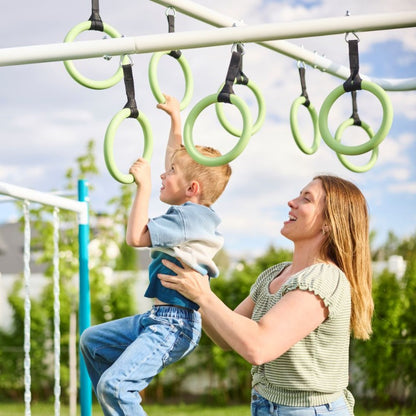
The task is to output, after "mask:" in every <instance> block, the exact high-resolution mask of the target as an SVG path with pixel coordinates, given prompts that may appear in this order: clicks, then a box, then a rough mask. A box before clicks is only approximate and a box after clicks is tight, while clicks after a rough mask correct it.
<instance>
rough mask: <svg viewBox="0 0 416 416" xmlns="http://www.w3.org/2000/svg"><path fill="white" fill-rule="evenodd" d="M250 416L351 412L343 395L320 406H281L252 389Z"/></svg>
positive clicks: (344, 415)
mask: <svg viewBox="0 0 416 416" xmlns="http://www.w3.org/2000/svg"><path fill="white" fill-rule="evenodd" d="M251 416H351V414H350V412H349V410H348V407H347V404H346V403H345V400H344V398H343V397H340V398H339V399H338V400H336V401H334V402H332V403H327V404H323V405H320V406H310V407H298V406H283V405H280V404H277V403H273V402H270V401H269V400H267V399H265V398H264V397H262V396H260V394H259V393H257V392H256V391H255V390H253V391H252V394H251Z"/></svg>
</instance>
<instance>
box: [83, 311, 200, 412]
mask: <svg viewBox="0 0 416 416" xmlns="http://www.w3.org/2000/svg"><path fill="white" fill-rule="evenodd" d="M200 337H201V315H200V314H199V312H196V311H194V310H192V309H182V308H177V307H174V306H154V307H153V308H152V309H151V310H150V311H148V312H146V313H144V314H141V315H135V316H131V317H128V318H122V319H118V320H115V321H111V322H107V323H104V324H100V325H97V326H93V327H90V328H87V329H86V330H85V331H84V332H83V333H82V335H81V340H80V347H81V353H82V355H83V357H84V360H85V364H86V367H87V370H88V373H89V376H90V378H91V381H92V385H93V388H94V391H95V394H96V396H97V399H98V401H99V403H100V405H101V408H102V410H103V413H104V415H105V416H127V415H128V416H132V415H134V416H145V415H146V413H145V411H144V410H143V408H142V406H141V404H140V402H141V397H140V394H139V392H140V391H141V390H143V389H144V388H145V387H146V386H148V384H149V383H150V381H151V380H152V379H153V377H154V376H155V375H156V374H158V373H160V372H161V371H162V370H163V368H165V367H166V366H168V365H169V364H172V363H174V362H176V361H178V360H180V359H181V358H183V357H185V356H186V355H187V354H189V353H190V352H191V351H192V350H193V349H194V348H195V347H196V346H197V345H198V342H199V339H200Z"/></svg>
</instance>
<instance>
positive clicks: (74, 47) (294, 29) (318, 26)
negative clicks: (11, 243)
mask: <svg viewBox="0 0 416 416" xmlns="http://www.w3.org/2000/svg"><path fill="white" fill-rule="evenodd" d="M150 1H153V2H155V3H158V4H160V5H163V6H166V7H173V8H174V9H175V10H176V11H178V12H181V13H183V14H186V15H188V16H190V17H192V18H195V19H197V20H200V21H203V22H205V23H208V24H210V25H212V26H215V27H216V28H217V29H215V30H200V31H189V32H182V33H180V32H175V33H164V34H156V35H147V36H136V37H123V38H108V39H104V40H95V41H77V42H72V43H55V44H45V45H35V46H23V47H13V48H3V49H0V67H2V66H13V65H25V64H33V63H43V62H54V61H65V60H75V59H87V58H96V57H102V56H106V55H107V56H120V55H134V54H143V53H154V52H158V51H166V50H176V49H192V48H203V47H209V46H219V45H230V44H233V43H241V42H244V43H250V42H255V43H258V44H259V45H261V46H263V47H266V48H268V49H270V50H272V51H275V52H278V53H281V54H283V55H286V56H288V57H290V58H293V59H296V60H299V61H303V62H304V63H306V64H308V65H310V66H312V67H314V68H317V69H319V70H321V71H324V72H326V73H328V74H331V75H334V76H336V77H339V78H342V79H347V78H348V77H349V76H350V69H349V68H347V67H345V66H343V65H340V64H337V63H335V62H333V61H331V60H330V59H328V58H326V57H324V56H320V55H319V54H317V53H316V52H311V51H308V50H307V49H304V48H301V47H298V46H296V45H294V44H292V43H290V42H288V41H287V40H286V39H294V38H303V37H317V36H326V35H333V34H343V33H353V32H357V33H358V32H366V31H377V30H388V29H400V28H409V27H416V11H412V10H409V11H406V12H397V13H385V14H372V15H361V16H344V17H337V18H325V19H314V20H309V21H296V22H280V23H271V24H260V25H251V26H248V25H245V24H244V23H243V22H241V21H239V20H238V19H234V18H232V17H229V16H225V15H222V14H220V13H218V12H216V11H213V10H211V9H209V8H207V7H205V6H201V5H199V4H197V3H195V2H193V1H191V0H150ZM360 75H361V77H362V78H363V79H366V80H368V81H372V82H373V83H375V84H378V85H379V86H380V87H382V88H383V89H384V90H387V91H408V90H415V89H416V78H403V79H380V78H370V77H367V76H365V74H360ZM4 187H7V191H5V188H4ZM16 189H17V188H16ZM16 189H14V190H16ZM10 190H11V188H10V185H7V184H4V183H0V194H1V193H6V194H9V195H12V196H14V197H16V198H21V199H30V197H28V196H27V195H23V194H21V195H17V194H15V195H13V194H12V193H10V192H9V191H10ZM34 192H36V191H34ZM33 196H34V197H39V198H43V197H41V196H40V193H36V194H33ZM49 197H51V196H49ZM52 198H59V197H52ZM34 200H35V201H36V199H34ZM60 200H62V198H60ZM37 202H42V201H40V200H38V201H37ZM49 202H50V201H49ZM49 202H45V203H47V204H49V205H53V206H59V203H56V204H55V203H49ZM60 202H62V201H60ZM72 202H74V203H75V201H72ZM70 204H72V203H70ZM78 207H79V206H78V205H73V206H72V208H73V209H72V208H70V207H64V206H63V207H62V208H64V209H70V210H71V209H72V210H73V211H76V212H79V213H80V214H81V212H80V211H78ZM82 212H84V211H82ZM82 216H85V217H84V218H80V226H81V225H87V223H84V220H87V219H88V211H87V210H86V211H85V213H84V214H82ZM82 235H83V236H84V237H85V236H86V229H83V230H82ZM86 250H87V249H86ZM84 254H85V253H84ZM86 254H87V255H88V253H86ZM80 255H81V253H80ZM80 265H81V258H80ZM82 267H83V268H84V269H85V259H84V265H83V266H82ZM84 272H85V270H84ZM86 272H88V264H87V270H86ZM80 275H81V270H80ZM82 282H83V284H84V285H86V287H85V290H86V292H87V293H88V300H85V299H86V298H85V299H84V301H85V302H87V303H88V302H89V286H88V278H87V279H85V278H83V279H82ZM81 290H82V288H81ZM87 306H88V308H89V304H88V305H87V304H84V307H85V308H84V310H83V311H82V310H81V305H80V314H81V313H83V314H84V315H85V316H86V315H87ZM85 325H87V326H88V322H87V320H86V321H84V323H83V324H82V325H80V331H81V332H82V330H83V329H85ZM89 383H90V382H89V380H88V375H87V374H86V372H85V371H84V372H83V373H82V374H81V389H80V393H81V415H82V416H88V415H91V394H90V392H91V387H90V384H89Z"/></svg>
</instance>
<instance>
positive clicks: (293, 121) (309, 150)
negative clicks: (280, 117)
mask: <svg viewBox="0 0 416 416" xmlns="http://www.w3.org/2000/svg"><path fill="white" fill-rule="evenodd" d="M305 103H306V98H305V97H304V96H300V97H298V98H296V100H295V101H293V103H292V106H291V107H290V129H291V130H292V135H293V138H294V139H295V142H296V144H297V145H298V147H299V149H300V150H302V152H303V153H306V154H307V155H312V154H314V153H315V152H316V151H317V150H318V147H319V139H320V134H319V124H318V113H317V112H316V110H315V107H314V106H313V105H312V104H309V105H308V106H305V107H306V108H307V109H308V111H309V114H310V116H311V118H312V123H313V132H314V136H313V142H312V146H311V147H309V146H306V145H305V143H304V142H303V140H302V138H301V137H300V133H299V128H298V109H299V106H301V105H303V104H305Z"/></svg>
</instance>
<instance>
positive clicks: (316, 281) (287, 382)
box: [250, 262, 354, 415]
mask: <svg viewBox="0 0 416 416" xmlns="http://www.w3.org/2000/svg"><path fill="white" fill-rule="evenodd" d="M289 264H290V263H288V262H286V263H280V264H277V265H275V266H272V267H270V268H269V269H267V270H265V271H264V272H263V273H261V274H260V276H259V277H258V278H257V280H256V282H255V283H254V284H253V286H252V287H251V290H250V296H251V298H252V299H253V301H254V302H255V307H254V310H253V315H252V318H253V319H254V320H255V321H259V320H260V319H261V318H262V316H264V315H265V314H266V313H267V312H268V311H269V310H270V309H272V308H273V306H274V305H276V303H277V302H279V300H280V299H281V298H282V296H284V295H285V294H286V293H288V292H290V291H292V290H295V289H300V290H307V291H311V292H313V293H315V294H316V295H317V296H319V297H320V298H321V299H322V300H323V301H324V304H325V306H327V307H328V311H329V315H328V318H327V319H326V320H325V321H324V322H323V323H322V324H321V325H319V327H318V328H316V329H315V330H314V331H312V332H311V333H310V334H309V335H308V336H306V337H305V338H303V339H301V340H300V341H299V342H297V343H296V344H295V345H293V346H292V347H291V348H290V349H289V350H288V351H286V352H285V353H284V354H282V355H281V356H280V357H278V358H276V359H275V360H273V361H270V362H268V363H266V364H262V365H256V366H253V368H252V371H251V373H252V386H253V388H255V389H256V390H257V391H258V392H259V393H260V394H261V395H262V396H263V397H265V398H266V399H267V400H270V401H271V402H274V403H278V404H281V405H285V406H318V405H322V404H325V403H330V402H333V401H335V400H337V399H338V398H339V397H340V396H342V395H344V396H345V398H346V402H347V404H348V407H349V410H350V413H351V415H353V407H354V398H353V397H352V395H351V393H350V392H349V391H348V390H347V385H348V354H349V343H350V314H351V294H350V285H349V282H348V279H347V278H346V276H345V274H344V273H343V272H342V271H341V270H340V269H339V268H338V267H336V266H334V265H330V264H324V263H319V264H314V265H313V266H310V267H307V268H306V269H303V270H301V271H300V272H298V273H296V274H294V275H293V276H291V277H290V278H289V279H288V280H287V281H286V282H285V283H284V284H283V285H282V287H281V288H280V289H279V290H278V291H277V292H276V293H274V294H272V293H270V292H269V285H270V283H271V282H272V281H273V279H275V278H276V276H278V275H279V274H280V273H281V271H282V270H283V269H284V268H285V267H287V266H288V265H289ZM305 319H307V317H305ZM284 336H285V334H282V337H284Z"/></svg>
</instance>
